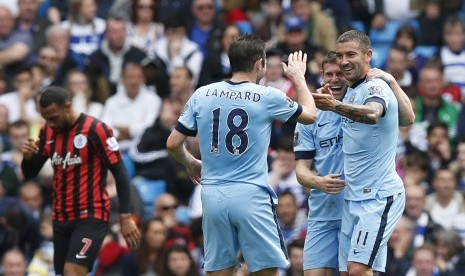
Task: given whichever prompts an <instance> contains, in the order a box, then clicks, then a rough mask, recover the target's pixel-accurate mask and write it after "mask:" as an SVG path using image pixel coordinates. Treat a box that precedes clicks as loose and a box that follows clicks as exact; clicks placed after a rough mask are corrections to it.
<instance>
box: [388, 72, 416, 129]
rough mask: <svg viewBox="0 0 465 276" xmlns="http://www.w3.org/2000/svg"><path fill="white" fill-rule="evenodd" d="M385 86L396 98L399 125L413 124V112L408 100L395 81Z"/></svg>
mask: <svg viewBox="0 0 465 276" xmlns="http://www.w3.org/2000/svg"><path fill="white" fill-rule="evenodd" d="M387 84H388V85H389V87H391V89H392V91H393V92H394V95H395V96H396V98H397V103H398V105H399V125H400V126H409V125H411V124H413V122H415V112H413V108H412V102H411V101H410V98H409V97H408V96H407V94H405V92H404V90H403V89H402V88H401V87H400V86H399V84H398V83H397V81H396V80H395V79H394V80H391V81H390V82H387Z"/></svg>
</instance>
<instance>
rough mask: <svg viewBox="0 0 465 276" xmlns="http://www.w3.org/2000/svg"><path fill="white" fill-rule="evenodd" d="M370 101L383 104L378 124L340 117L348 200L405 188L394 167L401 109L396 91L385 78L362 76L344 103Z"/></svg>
mask: <svg viewBox="0 0 465 276" xmlns="http://www.w3.org/2000/svg"><path fill="white" fill-rule="evenodd" d="M370 101H373V102H378V103H380V104H382V105H383V107H384V113H383V114H382V116H381V118H380V119H379V121H378V123H377V124H373V125H369V124H364V123H359V122H356V121H354V120H352V119H349V118H346V117H344V116H341V123H342V129H343V133H344V144H343V149H344V174H345V179H346V181H347V187H346V188H345V199H347V200H365V199H373V198H375V197H376V195H377V194H379V195H380V196H381V197H388V196H391V195H395V194H398V193H400V192H403V191H404V185H403V183H402V180H401V178H400V177H399V175H398V174H397V172H396V169H395V155H396V147H397V139H398V136H399V115H398V114H399V111H398V109H399V108H398V103H397V99H396V97H395V95H394V92H393V91H392V90H391V88H389V86H388V85H387V84H386V82H384V81H383V80H380V79H374V80H369V81H367V80H366V79H361V80H359V81H357V82H356V83H354V84H353V85H352V86H351V87H350V88H348V90H347V93H346V95H345V96H344V99H343V102H344V103H348V104H356V105H364V104H366V103H368V102H370Z"/></svg>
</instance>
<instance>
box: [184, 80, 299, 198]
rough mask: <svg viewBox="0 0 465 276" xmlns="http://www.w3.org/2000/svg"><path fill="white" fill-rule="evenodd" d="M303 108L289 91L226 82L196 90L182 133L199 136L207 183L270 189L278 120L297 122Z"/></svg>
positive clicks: (251, 84) (185, 111)
mask: <svg viewBox="0 0 465 276" xmlns="http://www.w3.org/2000/svg"><path fill="white" fill-rule="evenodd" d="M301 112H302V107H301V106H300V105H299V104H298V103H296V102H294V101H292V100H291V99H290V98H288V97H286V95H285V94H284V92H282V91H281V90H278V89H276V88H272V87H265V86H261V85H257V84H254V83H250V82H239V83H233V82H230V81H222V82H217V83H213V84H210V85H207V86H203V87H201V88H199V89H197V90H196V91H195V93H194V94H193V95H192V97H191V98H190V99H189V101H188V102H187V104H186V105H185V107H184V109H183V111H182V113H181V116H180V118H179V121H178V125H177V126H176V129H177V130H178V131H179V132H181V133H183V134H185V135H190V136H195V135H196V134H197V133H198V140H199V146H200V153H201V156H202V179H201V183H202V185H224V184H244V183H248V184H254V185H258V186H262V187H265V188H267V189H268V190H269V191H270V192H271V194H272V195H273V196H274V197H276V195H275V194H274V192H272V189H271V188H270V186H269V183H268V165H267V152H268V146H269V143H270V135H271V126H272V122H273V121H274V120H279V121H282V122H285V121H289V120H292V119H295V118H297V117H298V116H299V115H300V113H301Z"/></svg>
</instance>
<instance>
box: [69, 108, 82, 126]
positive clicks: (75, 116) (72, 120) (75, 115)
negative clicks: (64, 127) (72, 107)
mask: <svg viewBox="0 0 465 276" xmlns="http://www.w3.org/2000/svg"><path fill="white" fill-rule="evenodd" d="M79 116H81V113H78V112H76V111H72V112H71V116H70V122H69V123H70V125H71V126H73V125H74V124H75V123H76V122H77V120H78V119H79Z"/></svg>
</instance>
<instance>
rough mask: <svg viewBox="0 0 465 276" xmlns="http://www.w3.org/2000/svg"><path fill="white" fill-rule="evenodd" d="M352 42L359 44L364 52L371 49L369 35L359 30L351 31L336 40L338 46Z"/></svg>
mask: <svg viewBox="0 0 465 276" xmlns="http://www.w3.org/2000/svg"><path fill="white" fill-rule="evenodd" d="M352 41H354V42H357V43H358V45H359V46H360V48H362V49H363V50H364V51H368V50H369V49H370V48H371V42H370V38H369V37H368V35H367V34H366V33H364V32H361V31H357V30H350V31H347V32H345V33H343V34H341V35H340V36H339V37H338V39H337V40H336V44H339V43H346V42H352Z"/></svg>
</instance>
